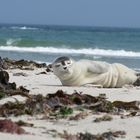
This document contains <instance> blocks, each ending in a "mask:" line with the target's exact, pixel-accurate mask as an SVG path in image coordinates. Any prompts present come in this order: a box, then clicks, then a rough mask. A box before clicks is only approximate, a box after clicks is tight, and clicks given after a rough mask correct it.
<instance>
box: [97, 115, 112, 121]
mask: <svg viewBox="0 0 140 140" xmlns="http://www.w3.org/2000/svg"><path fill="white" fill-rule="evenodd" d="M112 119H113V118H112V117H111V116H110V115H104V116H102V117H98V118H96V119H95V120H94V122H101V121H111V120H112Z"/></svg>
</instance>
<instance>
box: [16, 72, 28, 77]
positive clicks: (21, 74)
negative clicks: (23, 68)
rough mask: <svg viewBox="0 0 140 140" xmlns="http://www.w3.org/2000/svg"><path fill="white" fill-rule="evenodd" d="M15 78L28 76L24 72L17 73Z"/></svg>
mask: <svg viewBox="0 0 140 140" xmlns="http://www.w3.org/2000/svg"><path fill="white" fill-rule="evenodd" d="M13 76H24V77H26V76H28V75H27V74H26V73H23V72H17V73H13Z"/></svg>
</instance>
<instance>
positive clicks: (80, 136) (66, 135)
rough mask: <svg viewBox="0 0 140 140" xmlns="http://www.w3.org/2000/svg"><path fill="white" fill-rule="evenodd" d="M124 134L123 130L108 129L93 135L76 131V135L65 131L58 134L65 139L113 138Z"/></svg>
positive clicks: (100, 139)
mask: <svg viewBox="0 0 140 140" xmlns="http://www.w3.org/2000/svg"><path fill="white" fill-rule="evenodd" d="M125 135H126V133H125V131H115V132H112V131H109V132H105V133H103V134H97V135H93V134H91V133H78V134H76V135H74V134H73V135H72V134H69V133H68V132H67V131H64V133H63V134H61V133H60V134H59V136H60V137H61V138H64V139H65V140H106V139H107V140H115V138H118V137H124V136H125Z"/></svg>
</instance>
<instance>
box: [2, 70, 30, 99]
mask: <svg viewBox="0 0 140 140" xmlns="http://www.w3.org/2000/svg"><path fill="white" fill-rule="evenodd" d="M14 95H21V96H24V97H28V98H29V90H27V89H26V88H24V87H23V86H20V87H18V88H17V87H16V83H14V82H13V83H10V82H9V74H8V72H6V71H0V99H2V98H4V97H6V96H14Z"/></svg>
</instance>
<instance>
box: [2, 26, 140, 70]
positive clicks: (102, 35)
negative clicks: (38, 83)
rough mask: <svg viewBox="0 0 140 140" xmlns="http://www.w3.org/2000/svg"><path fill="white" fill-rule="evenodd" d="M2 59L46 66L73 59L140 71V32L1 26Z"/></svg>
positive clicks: (94, 28) (84, 28)
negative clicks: (100, 62)
mask: <svg viewBox="0 0 140 140" xmlns="http://www.w3.org/2000/svg"><path fill="white" fill-rule="evenodd" d="M0 56H1V57H2V58H5V57H8V58H11V59H16V60H19V59H26V60H34V61H37V62H45V63H51V62H53V61H54V60H55V59H56V58H57V57H60V56H70V57H73V58H74V59H75V60H79V59H90V60H96V61H107V62H109V63H122V64H124V65H126V66H128V67H130V68H133V69H136V70H140V29H139V28H114V27H80V26H55V25H21V24H11V25H10V24H0Z"/></svg>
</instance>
